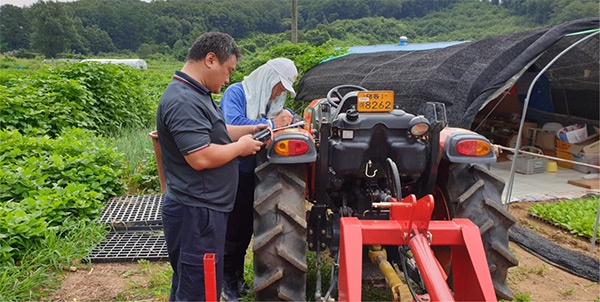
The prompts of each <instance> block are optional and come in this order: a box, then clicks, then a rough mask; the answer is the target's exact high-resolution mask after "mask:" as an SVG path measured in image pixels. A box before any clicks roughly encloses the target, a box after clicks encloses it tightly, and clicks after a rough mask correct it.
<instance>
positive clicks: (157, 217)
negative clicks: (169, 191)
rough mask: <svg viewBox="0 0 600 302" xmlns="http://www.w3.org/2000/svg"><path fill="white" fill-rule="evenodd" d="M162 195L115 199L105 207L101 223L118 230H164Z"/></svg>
mask: <svg viewBox="0 0 600 302" xmlns="http://www.w3.org/2000/svg"><path fill="white" fill-rule="evenodd" d="M161 205H162V195H158V194H157V195H141V196H121V197H113V198H111V199H110V200H109V201H108V203H107V204H106V205H105V206H104V209H103V210H102V215H101V216H100V222H101V223H107V224H109V225H111V226H112V227H113V228H115V229H117V230H126V231H131V230H162V217H161V214H160V212H161V211H160V209H161Z"/></svg>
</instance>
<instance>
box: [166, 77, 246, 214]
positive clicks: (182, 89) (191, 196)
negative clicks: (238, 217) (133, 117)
mask: <svg viewBox="0 0 600 302" xmlns="http://www.w3.org/2000/svg"><path fill="white" fill-rule="evenodd" d="M156 128H157V132H158V140H159V142H160V151H161V156H162V163H163V168H164V174H165V179H166V182H167V191H166V192H165V194H166V195H167V196H168V197H170V198H172V199H173V200H176V201H178V202H180V203H182V204H185V205H188V206H198V207H207V208H210V209H213V210H217V211H222V212H230V211H231V210H232V209H233V204H234V201H235V195H236V188H237V181H238V166H237V161H236V160H232V161H230V162H228V163H227V164H225V165H223V166H221V167H217V168H213V169H205V170H202V171H196V170H194V169H193V168H192V167H191V166H190V165H189V164H188V163H187V162H186V160H185V158H184V156H185V155H188V154H191V153H193V152H195V151H198V150H201V149H203V148H206V147H208V146H209V145H210V144H220V145H225V144H229V143H231V138H230V137H229V133H228V132H227V127H226V125H225V120H224V119H223V115H222V114H221V111H220V110H219V108H218V107H217V105H216V104H215V103H214V101H213V100H212V97H211V94H210V91H209V90H208V89H207V88H206V87H204V86H202V84H200V83H198V82H197V81H195V80H194V79H192V78H191V77H189V76H188V75H187V74H185V73H183V72H181V71H176V72H175V75H174V76H173V80H171V82H170V83H169V85H168V86H167V88H166V89H165V91H164V93H163V95H162V97H161V98H160V101H159V104H158V112H157V118H156Z"/></svg>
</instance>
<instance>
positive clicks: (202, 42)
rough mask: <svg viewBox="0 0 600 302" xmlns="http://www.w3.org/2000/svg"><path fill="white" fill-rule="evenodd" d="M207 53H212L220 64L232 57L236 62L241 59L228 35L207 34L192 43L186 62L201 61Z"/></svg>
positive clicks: (240, 54) (240, 53) (237, 48)
mask: <svg viewBox="0 0 600 302" xmlns="http://www.w3.org/2000/svg"><path fill="white" fill-rule="evenodd" d="M209 52H213V53H214V54H215V55H216V56H217V59H219V62H220V63H223V62H225V61H227V60H228V59H229V58H231V57H232V56H236V58H237V59H238V60H239V59H240V58H241V57H242V52H241V51H240V49H239V47H238V46H237V44H235V41H234V40H233V38H232V37H231V36H230V35H228V34H226V33H221V32H207V33H204V34H202V35H200V37H198V39H196V41H194V44H193V45H192V47H191V48H190V51H189V52H188V55H187V58H186V60H187V61H199V60H202V59H204V57H206V55H207V54H208V53H209Z"/></svg>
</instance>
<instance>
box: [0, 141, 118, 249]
mask: <svg viewBox="0 0 600 302" xmlns="http://www.w3.org/2000/svg"><path fill="white" fill-rule="evenodd" d="M0 141H2V142H3V143H2V144H0V165H1V166H2V169H0V180H1V181H0V218H1V219H0V247H1V248H0V261H18V260H19V259H21V258H22V257H23V256H24V255H25V253H26V252H27V251H28V250H29V249H30V248H32V247H34V246H35V245H36V243H37V242H38V241H39V240H41V238H43V237H44V236H45V233H46V232H47V230H48V229H51V228H54V227H60V226H61V225H62V224H63V223H64V222H65V221H66V220H68V219H70V218H76V219H78V220H80V221H92V220H94V219H96V218H97V217H99V215H100V212H101V209H102V206H103V205H104V202H105V201H106V200H108V198H110V197H112V196H119V195H120V194H122V193H123V192H124V189H125V186H124V183H123V181H122V180H121V175H122V173H123V170H124V168H125V162H124V160H123V157H122V154H120V153H118V152H117V151H116V150H115V149H114V146H113V144H112V140H111V139H108V138H104V137H101V136H94V135H93V134H92V133H91V132H89V131H85V130H82V129H66V130H64V131H62V132H61V136H60V137H58V138H50V137H48V136H23V135H22V134H21V133H19V132H18V131H16V130H15V131H6V130H5V131H0Z"/></svg>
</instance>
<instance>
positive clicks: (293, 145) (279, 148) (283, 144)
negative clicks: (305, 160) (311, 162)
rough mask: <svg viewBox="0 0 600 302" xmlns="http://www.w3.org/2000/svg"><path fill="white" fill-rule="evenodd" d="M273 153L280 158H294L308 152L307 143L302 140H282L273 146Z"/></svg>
mask: <svg viewBox="0 0 600 302" xmlns="http://www.w3.org/2000/svg"><path fill="white" fill-rule="evenodd" d="M274 149H275V153H277V154H279V155H281V156H296V155H302V154H306V153H307V152H308V149H309V146H308V143H307V142H305V141H302V140H295V139H291V140H283V141H279V142H277V144H276V145H275V148H274Z"/></svg>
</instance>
